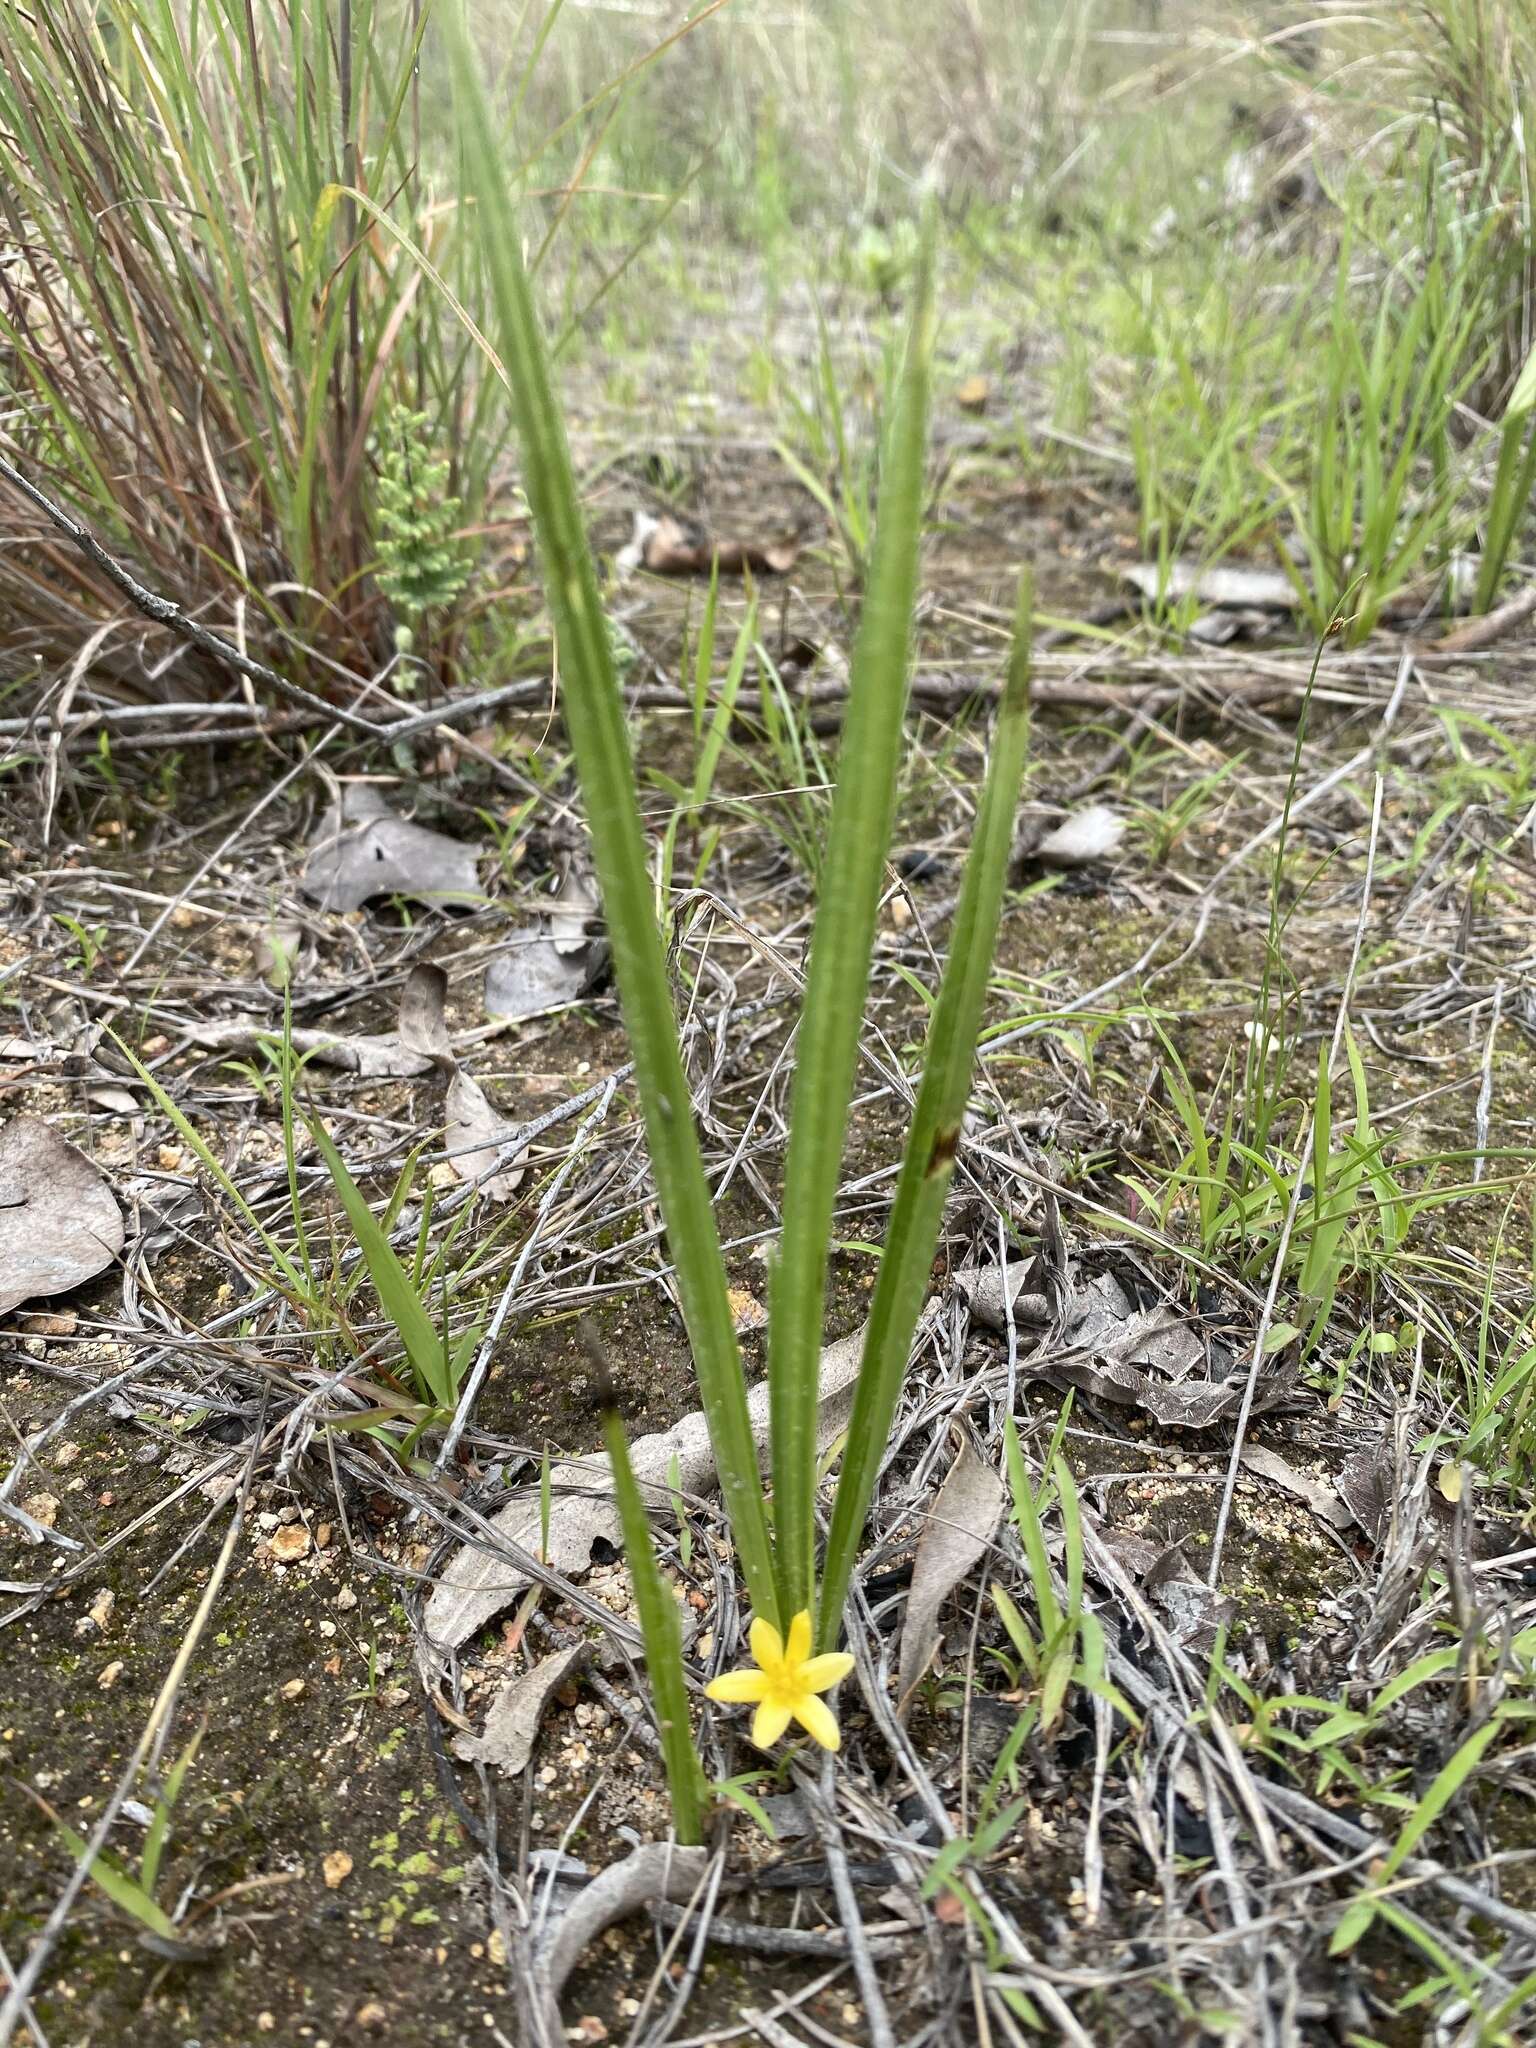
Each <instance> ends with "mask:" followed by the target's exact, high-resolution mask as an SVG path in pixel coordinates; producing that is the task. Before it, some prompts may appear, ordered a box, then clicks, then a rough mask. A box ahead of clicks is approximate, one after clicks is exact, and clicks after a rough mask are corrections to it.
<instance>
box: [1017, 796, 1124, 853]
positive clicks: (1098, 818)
mask: <svg viewBox="0 0 1536 2048" xmlns="http://www.w3.org/2000/svg"><path fill="white" fill-rule="evenodd" d="M1124 837H1125V820H1124V819H1123V818H1118V817H1116V815H1115V813H1114V812H1113V811H1112V810H1111V809H1110V808H1109V806H1108V805H1107V804H1089V805H1088V806H1087V807H1086V808H1085V809H1084V810H1081V811H1074V812H1073V813H1072V815H1071V817H1070V818H1064V819H1063V820H1062V822H1061V823H1060V824H1059V825H1058V826H1057V827H1056V829H1055V830H1054V831H1053V832H1047V833H1046V835H1045V837H1044V838H1043V839H1042V840H1041V841H1040V844H1039V845H1038V846H1037V847H1036V848H1035V851H1034V858H1035V859H1036V860H1037V861H1040V862H1041V863H1042V864H1043V865H1044V866H1046V867H1048V868H1083V867H1088V866H1089V865H1090V864H1091V863H1092V862H1094V861H1096V860H1108V858H1109V856H1110V855H1111V854H1112V853H1114V852H1115V850H1116V848H1117V847H1118V846H1119V844H1120V842H1121V840H1122V839H1123V838H1124Z"/></svg>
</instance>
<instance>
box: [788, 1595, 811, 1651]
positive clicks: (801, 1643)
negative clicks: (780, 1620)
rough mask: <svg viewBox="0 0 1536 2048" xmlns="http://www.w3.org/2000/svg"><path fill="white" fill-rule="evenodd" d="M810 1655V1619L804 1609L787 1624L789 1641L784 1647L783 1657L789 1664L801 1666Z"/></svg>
mask: <svg viewBox="0 0 1536 2048" xmlns="http://www.w3.org/2000/svg"><path fill="white" fill-rule="evenodd" d="M810 1654H811V1617H810V1616H809V1615H808V1614H807V1613H806V1612H805V1610H804V1608H802V1609H801V1610H800V1612H799V1613H798V1614H797V1615H796V1616H795V1618H794V1620H793V1621H792V1622H791V1623H790V1624H789V1641H788V1642H787V1643H786V1644H785V1646H784V1656H785V1659H786V1661H787V1662H789V1663H791V1664H803V1663H804V1662H805V1660H806V1658H807V1657H809V1655H810Z"/></svg>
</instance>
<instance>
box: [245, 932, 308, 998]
mask: <svg viewBox="0 0 1536 2048" xmlns="http://www.w3.org/2000/svg"><path fill="white" fill-rule="evenodd" d="M303 943H304V927H303V926H302V925H297V924H269V925H266V926H264V927H263V929H262V930H261V931H259V932H258V933H257V934H256V937H255V938H254V940H253V941H252V942H251V964H252V966H253V967H254V968H255V969H256V972H257V973H258V974H259V975H260V976H261V978H262V980H263V981H269V982H270V983H271V984H272V986H273V987H274V988H282V987H283V986H284V984H285V983H286V982H287V981H288V980H289V979H290V978H291V976H292V974H293V963H294V960H295V958H296V957H297V955H298V951H299V948H300V946H301V945H303Z"/></svg>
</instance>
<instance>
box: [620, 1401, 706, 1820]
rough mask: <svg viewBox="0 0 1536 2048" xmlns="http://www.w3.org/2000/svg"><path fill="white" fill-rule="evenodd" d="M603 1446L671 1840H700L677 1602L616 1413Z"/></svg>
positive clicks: (700, 1781) (697, 1777) (698, 1782)
mask: <svg viewBox="0 0 1536 2048" xmlns="http://www.w3.org/2000/svg"><path fill="white" fill-rule="evenodd" d="M603 1441H604V1443H605V1444H606V1445H607V1447H608V1462H609V1464H610V1466H611V1467H612V1468H613V1493H614V1499H615V1501H616V1502H617V1505H618V1510H619V1524H620V1527H621V1528H622V1530H623V1532H624V1561H625V1563H626V1564H627V1565H628V1567H629V1581H630V1584H631V1585H632V1586H633V1587H634V1591H635V1611H636V1613H637V1614H638V1615H639V1617H640V1633H641V1635H642V1636H643V1637H644V1638H645V1671H646V1676H647V1678H648V1679H649V1680H650V1685H651V1698H652V1700H653V1701H654V1702H655V1707H656V1725H657V1730H658V1733H659V1734H660V1737H661V1754H662V1759H663V1761H664V1762H665V1764H666V1767H667V1784H668V1787H669V1788H670V1790H671V1793H672V1818H673V1821H674V1823H675V1825H676V1828H677V1839H678V1840H679V1841H680V1842H684V1843H693V1842H699V1841H702V1840H703V1832H704V1815H703V1805H704V1771H703V1767H702V1766H701V1764H700V1763H699V1753H698V1751H697V1750H696V1749H695V1748H694V1745H693V1728H692V1724H691V1723H690V1721H689V1719H688V1687H687V1683H686V1681H685V1679H684V1675H683V1631H682V1626H681V1624H680V1623H679V1621H678V1618H677V1602H676V1601H675V1600H674V1599H673V1597H672V1595H671V1594H670V1593H669V1592H668V1590H667V1587H666V1583H665V1581H664V1580H663V1579H662V1576H661V1572H660V1569H659V1568H658V1566H657V1563H656V1553H655V1551H654V1550H653V1549H652V1548H651V1528H650V1523H649V1522H648V1521H647V1520H646V1516H645V1502H644V1501H643V1500H642V1499H641V1496H640V1488H639V1486H638V1485H637V1483H636V1481H635V1472H634V1467H633V1466H632V1465H631V1464H630V1462H629V1443H628V1440H627V1438H626V1437H625V1434H624V1423H623V1420H622V1418H621V1416H620V1415H619V1411H618V1409H617V1408H614V1407H612V1406H609V1407H608V1408H606V1409H605V1410H604V1412H603Z"/></svg>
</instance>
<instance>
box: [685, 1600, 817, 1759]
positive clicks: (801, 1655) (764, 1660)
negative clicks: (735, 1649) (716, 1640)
mask: <svg viewBox="0 0 1536 2048" xmlns="http://www.w3.org/2000/svg"><path fill="white" fill-rule="evenodd" d="M748 1640H749V1641H750V1642H751V1645H752V1655H753V1656H754V1657H755V1658H756V1660H757V1665H758V1668H757V1670H756V1671H725V1672H722V1673H721V1675H720V1676H719V1677H718V1678H712V1679H711V1680H710V1682H709V1684H708V1685H706V1686H705V1688H704V1691H705V1695H706V1696H707V1697H708V1698H709V1699H712V1700H719V1701H720V1702H721V1703H722V1704H723V1705H726V1706H732V1707H735V1706H747V1705H751V1706H755V1707H756V1708H757V1712H756V1713H755V1714H754V1715H753V1717H752V1740H753V1741H754V1742H755V1743H756V1744H757V1746H758V1748H759V1749H771V1748H772V1746H773V1744H774V1743H776V1742H777V1741H778V1739H779V1737H780V1736H781V1735H782V1734H783V1733H784V1730H785V1729H786V1728H787V1727H788V1726H789V1724H790V1722H791V1721H798V1722H799V1723H800V1726H801V1727H802V1728H803V1729H804V1730H805V1732H806V1734H807V1735H809V1736H811V1737H812V1739H813V1740H814V1741H816V1742H819V1743H820V1744H821V1746H822V1748H823V1749H837V1748H839V1747H840V1746H841V1744H842V1739H843V1738H842V1736H841V1735H840V1734H839V1733H838V1728H837V1719H836V1717H835V1715H834V1714H833V1712H832V1709H831V1708H830V1707H829V1706H828V1705H827V1703H826V1701H825V1700H819V1699H817V1697H816V1695H817V1693H819V1692H825V1691H827V1689H828V1687H829V1686H834V1685H836V1684H837V1682H838V1680H839V1679H840V1678H846V1677H847V1676H848V1674H849V1672H850V1671H851V1670H852V1669H853V1659H852V1658H851V1657H850V1656H849V1655H848V1654H847V1652H846V1651H845V1650H831V1651H828V1652H827V1654H826V1655H825V1656H821V1657H813V1656H812V1655H811V1654H810V1649H811V1617H810V1616H809V1615H808V1614H797V1615H796V1616H795V1618H794V1620H793V1621H792V1622H791V1623H790V1624H789V1641H788V1642H787V1643H786V1642H785V1640H784V1638H783V1637H782V1636H781V1635H780V1634H779V1632H778V1630H777V1629H776V1628H775V1627H774V1625H773V1623H772V1622H771V1621H765V1620H764V1619H763V1617H762V1616H761V1615H759V1616H758V1617H757V1619H756V1621H754V1622H753V1624H752V1627H751V1629H750V1631H749V1634H748Z"/></svg>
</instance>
